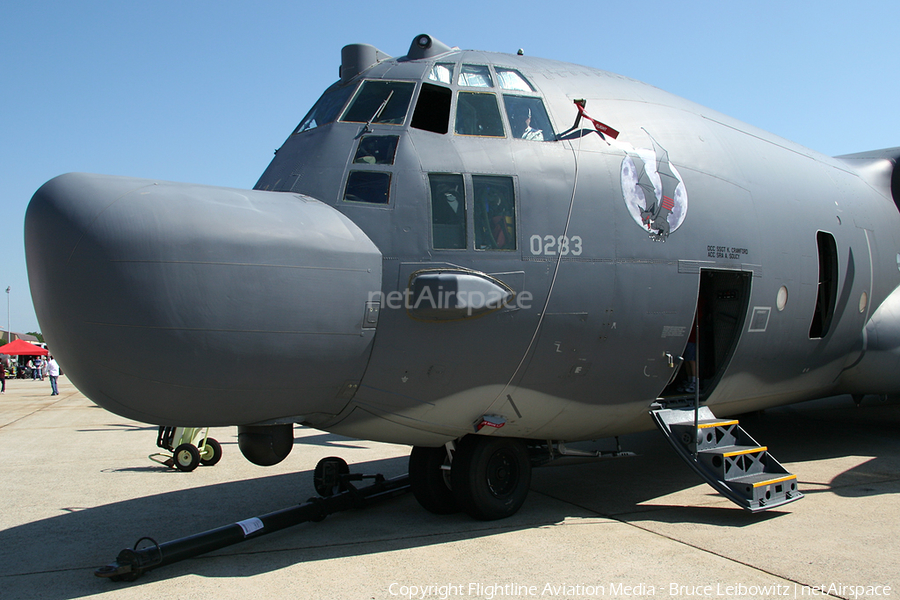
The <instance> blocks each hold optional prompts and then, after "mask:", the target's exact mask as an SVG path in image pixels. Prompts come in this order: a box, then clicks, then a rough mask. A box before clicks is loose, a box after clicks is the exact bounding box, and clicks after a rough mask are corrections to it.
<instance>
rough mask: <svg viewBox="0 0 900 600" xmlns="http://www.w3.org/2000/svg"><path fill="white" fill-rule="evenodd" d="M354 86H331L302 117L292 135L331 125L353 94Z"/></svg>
mask: <svg viewBox="0 0 900 600" xmlns="http://www.w3.org/2000/svg"><path fill="white" fill-rule="evenodd" d="M353 90H354V86H352V85H345V86H338V85H333V86H331V87H330V88H328V89H327V90H325V93H324V94H322V97H321V98H319V100H318V101H317V102H316V103H315V104H314V105H313V107H312V108H311V109H310V111H309V112H308V113H307V114H306V116H305V117H303V120H302V121H300V124H299V125H297V129H295V130H294V133H303V132H304V131H308V130H310V129H314V128H316V127H319V126H320V125H326V124H328V123H331V122H332V121H334V120H335V119H337V116H338V115H339V114H340V112H341V109H342V108H344V104H346V103H347V98H349V97H350V94H351V93H353Z"/></svg>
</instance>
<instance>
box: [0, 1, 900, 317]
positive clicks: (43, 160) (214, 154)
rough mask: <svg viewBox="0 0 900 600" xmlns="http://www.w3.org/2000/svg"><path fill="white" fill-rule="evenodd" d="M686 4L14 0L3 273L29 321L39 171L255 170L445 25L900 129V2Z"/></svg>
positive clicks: (813, 121)
mask: <svg viewBox="0 0 900 600" xmlns="http://www.w3.org/2000/svg"><path fill="white" fill-rule="evenodd" d="M683 4H685V3H675V2H669V1H665V2H663V1H655V0H647V1H644V2H641V3H626V2H602V1H601V2H586V3H577V2H576V3H568V4H553V3H549V2H534V1H530V0H523V1H518V2H505V1H496V2H484V1H481V2H472V1H470V0H461V1H456V2H452V3H430V2H425V3H423V2H355V1H352V0H347V1H345V2H342V3H333V2H324V1H322V2H317V3H312V2H308V1H303V2H282V1H269V2H265V1H264V2H238V1H232V0H219V1H217V2H211V1H203V0H193V1H191V0H180V1H177V2H176V1H173V0H155V1H153V2H129V1H125V0H121V1H113V0H109V1H106V2H96V1H90V0H79V1H77V2H76V1H71V2H46V1H41V0H30V1H28V2H13V1H12V0H6V1H5V2H2V4H0V136H2V137H0V253H2V254H0V256H2V260H0V265H2V267H0V289H2V290H5V289H6V287H7V286H11V287H12V290H11V293H10V296H9V301H10V314H11V316H10V318H11V325H12V329H13V331H34V330H40V327H39V324H38V322H37V318H36V317H35V315H34V310H33V308H32V305H31V294H30V292H29V290H28V280H27V274H26V269H25V253H24V243H23V235H22V230H23V221H24V214H25V208H26V206H27V204H28V201H29V199H30V198H31V195H32V194H33V193H34V191H35V190H36V189H37V188H38V187H40V186H41V184H43V183H44V182H45V181H46V180H48V179H50V178H52V177H54V176H56V175H59V174H62V173H66V172H70V171H86V172H93V173H108V174H116V175H130V176H137V177H149V178H159V179H165V180H172V181H188V182H194V183H203V184H210V185H222V186H230V187H241V188H249V187H252V186H253V184H254V183H255V182H256V180H257V179H258V177H259V175H260V174H261V173H262V171H263V170H264V169H265V167H266V165H267V164H268V162H269V161H270V160H271V158H272V154H273V151H274V150H275V148H277V147H279V146H280V145H281V143H282V142H283V141H284V139H285V138H286V137H287V135H288V134H289V133H290V132H291V131H292V130H293V128H294V126H296V124H297V123H298V122H299V121H300V119H301V118H302V117H303V115H304V114H305V113H306V111H307V110H308V108H309V107H310V106H311V105H312V103H313V102H314V101H315V100H316V98H318V96H319V94H321V92H322V91H323V90H324V89H325V88H326V87H327V86H328V85H329V84H331V83H332V82H333V81H335V80H336V79H337V77H338V66H339V64H340V51H341V47H342V46H344V45H346V44H351V43H367V44H372V45H374V46H376V47H378V48H379V49H381V50H382V51H384V52H386V53H388V54H390V55H393V56H401V55H403V54H406V51H407V50H408V48H409V45H410V42H411V41H412V39H413V37H414V36H415V35H417V34H419V33H429V34H431V35H433V36H434V37H436V38H438V39H439V40H441V41H443V42H444V43H446V44H448V45H450V46H459V47H462V48H474V49H481V50H491V51H501V52H513V53H514V52H515V51H516V50H517V49H518V48H523V49H524V50H525V52H526V53H527V54H529V55H534V56H542V57H545V58H552V59H557V60H565V61H569V62H575V63H580V64H585V65H589V66H592V67H596V68H600V69H604V70H608V71H613V72H616V73H620V74H622V75H627V76H629V77H633V78H635V79H639V80H641V81H645V82H647V83H650V84H653V85H655V86H657V87H659V88H662V89H664V90H667V91H669V92H672V93H675V94H678V95H680V96H684V97H686V98H689V99H691V100H693V101H695V102H698V103H700V104H703V105H706V106H709V107H711V108H714V109H716V110H719V111H721V112H724V113H726V114H729V115H731V116H733V117H736V118H738V119H741V120H743V121H746V122H748V123H751V124H753V125H755V126H758V127H761V128H763V129H767V130H769V131H772V132H774V133H776V134H778V135H781V136H783V137H785V138H788V139H790V140H793V141H795V142H798V143H800V144H803V145H805V146H808V147H810V148H812V149H814V150H818V151H820V152H824V153H825V154H830V155H838V154H845V153H851V152H858V151H863V150H871V149H876V148H886V147H892V146H900V116H898V111H897V108H896V105H897V100H898V98H900V93H898V92H900V61H898V59H897V55H896V49H897V44H896V39H897V32H896V27H897V23H898V22H900V3H898V2H897V1H896V0H891V1H875V2H865V3H851V2H829V1H821V0H820V1H817V2H767V1H761V2H741V3H738V2H721V0H717V1H710V2H707V1H700V2H692V3H690V4H689V5H687V6H684V5H683ZM0 300H2V299H0ZM0 307H2V305H0ZM4 308H5V307H4ZM0 314H2V310H0ZM0 322H2V328H4V329H5V327H6V322H5V320H4V319H3V318H2V317H0Z"/></svg>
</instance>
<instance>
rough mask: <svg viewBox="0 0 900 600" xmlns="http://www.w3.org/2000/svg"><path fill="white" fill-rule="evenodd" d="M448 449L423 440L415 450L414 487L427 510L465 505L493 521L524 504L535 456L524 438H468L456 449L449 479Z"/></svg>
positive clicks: (411, 473) (474, 514) (439, 511)
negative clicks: (424, 444)
mask: <svg viewBox="0 0 900 600" xmlns="http://www.w3.org/2000/svg"><path fill="white" fill-rule="evenodd" d="M446 455H447V454H446V451H445V449H444V448H443V447H441V448H422V447H418V446H417V447H415V448H413V451H412V453H411V454H410V460H409V478H410V488H411V489H412V491H413V494H415V496H416V499H417V500H418V501H419V503H420V504H421V505H422V506H423V507H424V508H425V509H426V510H429V511H431V512H433V513H436V514H446V513H448V512H454V511H455V510H457V509H461V510H463V511H465V512H466V513H468V514H469V515H470V516H471V517H473V518H475V519H479V520H483V521H492V520H495V519H503V518H506V517H509V516H511V515H513V514H515V513H516V511H518V510H519V508H521V507H522V504H523V503H524V502H525V497H526V496H527V495H528V488H529V486H530V485H531V460H530V458H529V456H528V450H527V448H526V447H525V443H524V442H523V441H522V440H518V439H514V438H494V437H486V436H475V435H469V436H466V437H464V438H462V439H461V440H460V441H459V443H458V444H457V445H456V450H455V452H454V453H453V462H452V466H451V469H450V477H449V479H448V478H446V477H445V473H446V468H445V466H446V465H445V460H446ZM448 484H449V485H448Z"/></svg>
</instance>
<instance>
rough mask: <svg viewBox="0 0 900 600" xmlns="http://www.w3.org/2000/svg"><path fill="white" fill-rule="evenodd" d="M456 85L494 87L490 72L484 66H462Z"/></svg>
mask: <svg viewBox="0 0 900 600" xmlns="http://www.w3.org/2000/svg"><path fill="white" fill-rule="evenodd" d="M456 83H458V84H459V85H461V86H465V87H486V88H489V87H494V80H493V79H491V71H490V69H488V68H487V66H485V65H463V66H462V68H461V69H460V70H459V81H457V82H456Z"/></svg>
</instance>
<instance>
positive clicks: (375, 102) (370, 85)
mask: <svg viewBox="0 0 900 600" xmlns="http://www.w3.org/2000/svg"><path fill="white" fill-rule="evenodd" d="M415 87H416V84H414V83H412V82H411V81H364V82H363V84H362V87H360V88H359V92H357V93H356V97H355V98H354V99H353V101H352V102H351V103H350V106H349V107H347V110H346V111H345V112H344V116H343V117H342V118H341V120H342V121H350V122H352V123H383V124H387V125H403V121H404V119H406V111H407V109H409V101H410V100H411V99H412V94H413V90H414V89H415Z"/></svg>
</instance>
